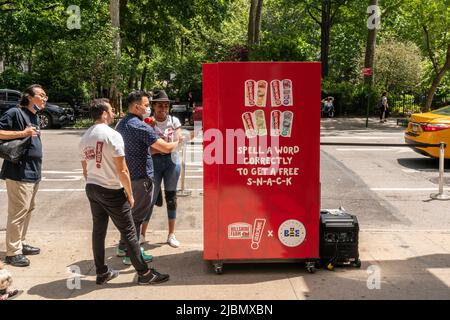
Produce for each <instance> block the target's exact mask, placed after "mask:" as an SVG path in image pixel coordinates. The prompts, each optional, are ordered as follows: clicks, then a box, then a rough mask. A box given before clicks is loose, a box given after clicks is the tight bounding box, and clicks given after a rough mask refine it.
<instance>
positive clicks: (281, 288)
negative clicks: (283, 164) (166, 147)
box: [0, 118, 450, 299]
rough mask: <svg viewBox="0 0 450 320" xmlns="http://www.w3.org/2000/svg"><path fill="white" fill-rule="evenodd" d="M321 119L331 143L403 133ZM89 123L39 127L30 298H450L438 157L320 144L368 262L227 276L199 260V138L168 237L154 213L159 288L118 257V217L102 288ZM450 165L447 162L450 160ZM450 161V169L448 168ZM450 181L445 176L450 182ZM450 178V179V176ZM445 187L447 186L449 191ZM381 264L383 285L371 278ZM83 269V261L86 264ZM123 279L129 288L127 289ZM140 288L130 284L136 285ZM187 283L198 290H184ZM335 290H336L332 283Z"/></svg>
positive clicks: (3, 213) (334, 196)
mask: <svg viewBox="0 0 450 320" xmlns="http://www.w3.org/2000/svg"><path fill="white" fill-rule="evenodd" d="M364 121H365V119H360V118H348V119H323V120H322V124H321V126H322V129H321V141H322V142H360V143H400V144H402V143H403V128H402V127H398V126H396V123H395V120H394V119H391V120H389V122H388V123H385V124H379V123H377V121H376V119H371V122H370V124H369V129H365V128H364ZM82 133H83V130H47V131H42V140H43V146H44V157H45V158H44V165H43V180H42V182H41V184H40V191H39V193H38V200H37V210H36V212H35V214H34V216H33V218H32V221H31V225H30V228H29V237H28V238H29V240H30V243H32V244H33V245H37V246H40V247H41V248H42V254H41V255H39V256H32V257H31V266H30V267H28V268H23V269H20V268H12V267H10V268H9V269H10V270H11V271H12V272H13V273H14V275H15V281H16V282H15V285H16V286H17V287H20V288H23V289H24V290H25V294H24V295H22V296H21V299H63V298H78V299H103V298H106V297H107V298H108V299H416V298H420V299H428V298H434V299H448V297H449V296H450V289H449V286H450V269H449V268H450V259H449V258H448V254H449V252H450V244H449V243H450V241H449V240H450V219H448V214H449V212H450V202H445V201H430V197H429V195H430V194H431V193H436V192H437V190H438V184H437V183H438V181H437V177H438V161H437V160H433V159H428V158H425V157H423V156H421V155H419V154H416V153H415V152H413V151H412V150H410V149H409V148H400V147H399V148H396V147H388V148H384V147H383V148H382V147H368V146H361V147H346V146H322V147H321V201H322V202H321V208H338V207H339V206H343V207H344V208H345V209H346V210H347V211H348V212H350V213H352V214H355V215H356V216H357V217H358V220H359V223H360V228H361V232H360V255H361V260H362V267H361V269H353V268H348V269H346V268H338V269H336V271H334V272H330V271H327V270H318V271H317V273H316V274H308V273H307V272H306V271H305V270H304V269H303V268H302V267H301V266H299V265H298V264H257V265H252V264H250V265H225V273H224V275H222V276H217V275H215V274H214V272H213V270H212V268H211V266H210V265H209V264H208V263H206V262H204V261H203V260H202V242H203V240H202V223H203V203H202V201H203V199H202V196H203V194H202V191H203V189H202V188H203V184H202V176H203V170H202V162H201V159H202V158H201V155H202V147H201V139H199V138H197V139H196V140H195V144H193V145H188V147H187V153H186V159H187V160H186V182H185V189H186V190H187V191H190V192H191V195H190V196H187V197H179V200H178V204H179V205H178V212H179V213H178V219H177V230H178V231H177V238H178V239H179V240H180V241H181V247H180V248H177V249H173V248H170V247H169V246H168V245H166V244H165V239H166V237H167V232H166V230H167V216H166V213H165V205H164V206H163V207H162V208H159V207H157V208H156V209H155V211H154V214H153V217H152V220H151V222H150V226H149V231H148V233H147V240H148V241H149V243H148V244H146V247H145V248H146V250H148V251H149V252H150V253H151V254H152V255H154V256H155V266H156V268H158V270H159V269H161V270H162V271H164V272H168V273H170V274H171V281H169V282H168V283H167V284H165V285H162V286H159V287H152V288H148V287H137V286H135V285H134V284H133V283H132V281H133V277H134V275H135V273H134V271H133V269H132V268H129V267H126V266H123V265H122V264H121V262H120V260H119V259H118V258H116V257H115V256H114V246H115V244H116V243H117V240H118V238H119V235H118V233H117V231H116V229H115V228H114V226H113V225H112V223H111V224H110V227H109V228H110V232H109V234H108V238H107V246H108V248H107V256H108V261H109V263H111V264H112V266H113V267H116V268H118V269H120V270H121V276H120V277H119V278H118V279H115V280H113V281H111V283H110V284H108V285H106V286H104V287H102V288H101V290H98V289H99V288H98V286H95V284H94V273H95V270H94V268H93V262H92V252H91V244H90V231H91V228H92V223H91V215H90V210H89V205H88V202H87V199H86V196H85V193H84V179H83V178H82V174H81V166H80V162H79V155H78V142H79V139H80V137H81V135H82ZM446 165H447V166H448V165H449V164H448V163H446ZM448 172H449V170H448V169H446V175H447V174H448ZM448 181H449V180H448V179H447V180H446V182H448ZM446 186H447V187H448V183H447V184H446ZM447 191H448V190H447ZM6 217H7V197H6V191H5V183H4V181H1V182H0V258H2V259H3V258H4V255H5V251H4V250H5V242H4V241H5V236H4V234H5V232H4V229H5V225H6ZM69 266H77V267H78V268H79V272H80V273H81V275H82V276H81V279H82V280H81V288H79V289H74V290H71V289H68V287H67V283H68V278H69V276H70V273H68V272H67V267H69ZM373 266H377V268H380V272H381V287H380V288H375V289H374V288H369V286H368V280H367V279H368V276H369V274H370V272H368V270H367V269H368V268H369V271H370V270H372V269H371V268H372V267H373ZM77 270H78V269H77ZM121 288H122V289H121ZM130 288H132V290H130ZM186 288H188V289H189V290H187V289H186ZM331 288H333V290H330V289H331Z"/></svg>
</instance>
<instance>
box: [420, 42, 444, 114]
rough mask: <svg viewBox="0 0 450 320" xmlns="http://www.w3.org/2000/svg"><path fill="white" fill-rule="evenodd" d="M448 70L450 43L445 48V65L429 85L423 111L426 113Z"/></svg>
mask: <svg viewBox="0 0 450 320" xmlns="http://www.w3.org/2000/svg"><path fill="white" fill-rule="evenodd" d="M448 70H450V43H449V44H448V46H447V56H446V58H445V64H444V65H443V66H442V68H441V69H440V70H439V72H438V73H437V74H436V77H434V79H433V83H432V84H431V88H430V90H428V94H427V99H426V102H425V106H424V111H425V112H428V111H430V109H431V104H432V103H433V97H434V95H435V93H436V91H437V88H438V86H439V84H440V83H441V81H442V79H443V78H444V76H445V73H446V72H447V71H448Z"/></svg>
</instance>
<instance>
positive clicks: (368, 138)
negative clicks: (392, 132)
mask: <svg viewBox="0 0 450 320" xmlns="http://www.w3.org/2000/svg"><path fill="white" fill-rule="evenodd" d="M320 137H321V138H326V139H356V140H377V139H386V138H392V139H394V138H396V137H397V136H384V137H372V136H333V135H329V136H320Z"/></svg>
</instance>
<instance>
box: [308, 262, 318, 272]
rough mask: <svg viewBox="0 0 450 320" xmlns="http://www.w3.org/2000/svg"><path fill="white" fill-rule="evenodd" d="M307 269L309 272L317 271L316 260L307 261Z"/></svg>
mask: <svg viewBox="0 0 450 320" xmlns="http://www.w3.org/2000/svg"><path fill="white" fill-rule="evenodd" d="M306 270H307V271H308V272H309V273H315V272H316V263H315V262H307V263H306Z"/></svg>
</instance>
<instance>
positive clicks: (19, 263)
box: [5, 254, 30, 267]
mask: <svg viewBox="0 0 450 320" xmlns="http://www.w3.org/2000/svg"><path fill="white" fill-rule="evenodd" d="M5 262H6V263H7V264H9V265H12V266H14V267H28V266H29V265H30V260H28V258H27V257H25V256H24V255H23V254H18V255H15V256H11V257H6V259H5Z"/></svg>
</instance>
